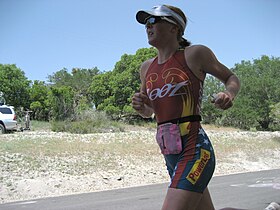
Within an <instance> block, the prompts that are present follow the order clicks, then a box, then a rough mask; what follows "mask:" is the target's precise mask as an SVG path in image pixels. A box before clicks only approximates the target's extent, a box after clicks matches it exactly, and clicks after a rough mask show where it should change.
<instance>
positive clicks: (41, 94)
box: [29, 80, 50, 121]
mask: <svg viewBox="0 0 280 210" xmlns="http://www.w3.org/2000/svg"><path fill="white" fill-rule="evenodd" d="M49 91H50V89H49V87H48V86H47V85H46V83H45V82H43V81H38V80H35V81H34V82H33V84H32V86H31V88H30V90H29V96H30V101H31V103H30V109H31V110H32V111H33V113H32V116H33V119H35V120H42V121H47V120H48V119H49V109H50V103H49V99H48V95H49Z"/></svg>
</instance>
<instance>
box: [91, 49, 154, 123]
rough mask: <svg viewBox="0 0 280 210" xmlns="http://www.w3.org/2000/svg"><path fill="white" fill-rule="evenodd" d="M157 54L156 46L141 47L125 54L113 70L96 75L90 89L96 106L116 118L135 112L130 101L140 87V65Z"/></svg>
mask: <svg viewBox="0 0 280 210" xmlns="http://www.w3.org/2000/svg"><path fill="white" fill-rule="evenodd" d="M155 56H156V50H155V49H154V48H142V49H139V50H137V52H136V54H135V55H127V54H124V55H123V56H122V57H121V60H120V61H118V62H117V63H116V65H115V68H114V69H113V71H112V72H105V73H103V74H102V75H98V76H97V77H95V78H94V79H93V82H92V84H91V88H90V90H91V93H92V95H93V98H94V100H93V101H94V104H95V106H96V108H97V109H98V110H104V111H106V112H107V113H109V114H110V115H111V116H112V117H114V118H118V117H120V116H123V115H133V114H135V112H134V111H133V110H132V108H131V105H130V103H131V97H132V95H133V94H134V93H135V92H136V91H139V89H140V83H141V82H140V76H139V69H140V66H141V64H142V63H143V62H144V61H145V60H147V59H149V58H152V57H155Z"/></svg>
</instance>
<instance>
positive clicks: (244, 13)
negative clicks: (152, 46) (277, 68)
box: [0, 0, 280, 80]
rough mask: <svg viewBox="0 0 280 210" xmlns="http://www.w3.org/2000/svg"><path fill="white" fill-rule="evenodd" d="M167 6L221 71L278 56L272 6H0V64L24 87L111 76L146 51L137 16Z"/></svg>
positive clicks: (251, 1) (233, 0) (257, 0)
mask: <svg viewBox="0 0 280 210" xmlns="http://www.w3.org/2000/svg"><path fill="white" fill-rule="evenodd" d="M159 4H169V5H174V6H177V7H180V8H181V9H182V10H183V11H184V12H185V14H186V15H187V17H188V18H189V21H188V25H187V29H186V31H185V37H186V38H187V39H188V40H190V41H191V42H192V43H193V44H203V45H206V46H208V47H210V48H211V49H212V50H213V51H214V53H215V54H216V56H217V57H218V59H219V60H220V61H221V62H222V63H224V64H225V65H226V66H228V67H229V68H232V67H234V64H235V63H240V62H241V60H251V61H252V59H257V58H260V56H261V55H268V56H275V57H280V12H279V8H280V1H279V0H182V1H181V0H170V1H156V0H149V1H132V0H118V1H115V0H111V1H108V0H101V1H100V0H98V1H97V0H0V63H1V64H16V65H17V67H19V68H20V69H21V70H23V71H24V72H25V75H26V77H27V78H28V79H30V80H47V76H48V75H52V74H53V73H54V72H57V71H59V70H61V69H62V68H67V69H68V70H69V71H71V69H72V68H76V67H78V68H94V67H97V68H98V69H99V70H101V71H110V70H113V68H114V65H115V63H116V62H117V61H119V60H120V58H121V56H122V55H123V54H125V53H126V54H135V52H136V51H137V49H139V48H143V47H149V45H148V43H147V38H146V34H145V29H144V26H142V25H140V24H138V23H137V21H136V20H135V14H136V12H137V11H138V10H140V9H150V8H151V7H152V6H154V5H159Z"/></svg>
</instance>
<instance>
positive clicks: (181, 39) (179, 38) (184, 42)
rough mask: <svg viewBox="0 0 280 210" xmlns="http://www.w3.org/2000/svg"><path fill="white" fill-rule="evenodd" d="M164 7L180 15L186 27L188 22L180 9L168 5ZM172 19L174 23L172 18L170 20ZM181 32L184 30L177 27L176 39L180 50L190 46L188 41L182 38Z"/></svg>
mask: <svg viewBox="0 0 280 210" xmlns="http://www.w3.org/2000/svg"><path fill="white" fill-rule="evenodd" d="M164 6H166V7H168V8H169V9H171V10H173V11H174V12H176V13H177V14H178V15H180V16H181V17H182V18H183V20H184V22H185V23H186V25H187V21H188V20H187V17H186V16H185V14H184V12H183V11H182V10H181V9H179V8H178V7H174V6H170V5H164ZM172 19H173V20H174V21H176V20H175V19H174V18H172ZM176 22H177V21H176ZM178 25H180V24H178ZM183 30H184V29H183V28H181V27H179V33H178V37H177V39H178V41H179V45H180V48H185V47H188V46H190V45H191V42H190V41H188V40H187V39H185V38H183V34H184V31H183Z"/></svg>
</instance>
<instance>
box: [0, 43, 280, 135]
mask: <svg viewBox="0 0 280 210" xmlns="http://www.w3.org/2000/svg"><path fill="white" fill-rule="evenodd" d="M155 55H156V50H155V49H154V48H142V49H139V50H138V51H137V52H136V53H135V54H134V55H128V54H124V55H123V56H122V57H121V59H120V61H118V62H117V63H116V64H115V67H114V69H113V70H112V71H106V72H101V71H99V69H98V68H97V67H95V68H93V69H82V68H73V69H72V70H70V71H69V70H68V69H66V68H63V69H61V70H58V71H57V72H55V73H54V74H53V75H48V81H38V80H35V81H30V80H28V78H26V77H25V73H24V71H23V70H21V69H20V68H19V67H17V66H16V65H15V64H0V91H1V92H2V93H3V96H4V98H5V99H6V102H7V104H9V105H12V106H14V107H15V108H16V110H17V113H18V115H19V117H20V115H21V112H20V110H31V111H32V116H31V120H37V121H50V122H52V124H53V126H52V128H53V130H55V131H69V132H74V133H91V132H94V130H95V129H93V127H96V126H97V127H98V125H96V119H95V117H97V115H95V114H94V112H96V111H98V112H103V113H105V115H106V117H109V118H110V119H113V120H116V121H125V122H129V123H132V124H135V123H139V122H140V123H141V122H143V119H141V118H140V117H139V116H138V115H137V114H136V113H135V111H134V110H133V109H132V107H131V105H130V103H131V97H132V95H133V94H134V93H135V92H136V91H138V90H139V88H140V78H139V68H140V65H141V63H142V62H143V61H145V60H147V59H148V58H151V57H154V56H155ZM279 69H280V59H279V58H277V57H268V56H262V57H261V58H258V59H254V60H253V61H241V62H240V63H238V64H235V67H234V68H232V69H231V70H232V71H233V72H234V73H235V74H236V75H237V76H238V77H239V78H240V80H241V84H242V86H241V91H240V94H239V95H238V97H237V98H236V100H235V103H234V107H233V108H232V109H229V110H227V111H221V110H218V109H214V108H213V105H212V104H211V103H209V98H210V96H211V95H212V94H213V93H216V92H218V91H220V90H222V89H223V85H222V84H221V83H220V82H219V81H218V80H216V79H215V78H213V77H212V76H208V77H207V78H206V81H205V85H204V97H203V106H202V111H203V112H202V116H203V123H204V124H215V125H226V126H232V127H236V128H240V129H245V130H267V131H275V130H279V129H280V85H279V78H280V70H279ZM38 71H39V70H38ZM105 115H104V116H105ZM146 121H153V119H148V120H146ZM65 122H67V123H65ZM99 126H100V125H99Z"/></svg>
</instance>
